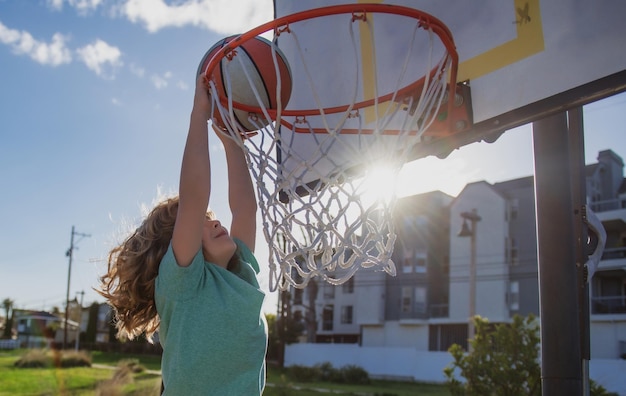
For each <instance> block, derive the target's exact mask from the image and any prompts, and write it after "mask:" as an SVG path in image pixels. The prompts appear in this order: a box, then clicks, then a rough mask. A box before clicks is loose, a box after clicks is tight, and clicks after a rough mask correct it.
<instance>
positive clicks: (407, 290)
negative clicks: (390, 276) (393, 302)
mask: <svg viewBox="0 0 626 396" xmlns="http://www.w3.org/2000/svg"><path fill="white" fill-rule="evenodd" d="M412 294H413V288H412V287H408V286H405V287H403V288H402V299H401V301H400V310H401V312H402V313H409V312H411V305H412V301H411V297H412V296H411V295H412Z"/></svg>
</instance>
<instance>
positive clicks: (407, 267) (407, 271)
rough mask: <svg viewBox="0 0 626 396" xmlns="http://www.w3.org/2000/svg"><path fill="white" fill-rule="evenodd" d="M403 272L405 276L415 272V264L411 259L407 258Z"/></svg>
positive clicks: (403, 265)
mask: <svg viewBox="0 0 626 396" xmlns="http://www.w3.org/2000/svg"><path fill="white" fill-rule="evenodd" d="M402 272H403V273H405V274H410V273H411V272H413V262H412V261H411V258H410V257H405V258H404V262H403V263H402Z"/></svg>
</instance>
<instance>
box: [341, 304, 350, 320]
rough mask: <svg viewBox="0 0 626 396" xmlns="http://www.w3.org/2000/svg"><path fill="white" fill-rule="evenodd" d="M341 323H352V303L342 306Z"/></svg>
mask: <svg viewBox="0 0 626 396" xmlns="http://www.w3.org/2000/svg"><path fill="white" fill-rule="evenodd" d="M341 324H352V305H346V306H343V307H341Z"/></svg>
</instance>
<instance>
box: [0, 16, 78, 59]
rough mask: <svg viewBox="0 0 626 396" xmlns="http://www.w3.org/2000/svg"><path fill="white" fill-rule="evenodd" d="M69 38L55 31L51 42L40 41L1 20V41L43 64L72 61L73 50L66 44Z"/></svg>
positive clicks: (17, 52)
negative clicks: (11, 27)
mask: <svg viewBox="0 0 626 396" xmlns="http://www.w3.org/2000/svg"><path fill="white" fill-rule="evenodd" d="M66 40H67V38H66V37H65V36H64V35H62V34H60V33H55V34H54V35H53V36H52V40H51V41H50V42H49V43H45V42H42V41H38V40H36V39H35V38H33V36H32V35H31V34H30V33H28V32H26V31H18V30H14V29H9V28H8V27H6V26H5V25H4V24H2V22H0V42H1V43H3V44H6V45H8V46H9V47H11V48H12V49H13V51H14V52H15V53H16V54H19V55H27V56H29V57H30V58H31V59H33V60H34V61H35V62H38V63H41V64H42V65H50V66H58V65H61V64H64V63H70V62H71V61H72V54H71V51H70V50H69V49H68V48H67V47H66V46H65V42H66Z"/></svg>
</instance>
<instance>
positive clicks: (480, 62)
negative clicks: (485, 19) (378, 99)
mask: <svg viewBox="0 0 626 396" xmlns="http://www.w3.org/2000/svg"><path fill="white" fill-rule="evenodd" d="M358 2H359V3H365V2H375V3H382V2H383V0H374V1H371V0H358ZM513 6H514V7H515V15H511V23H512V24H514V25H515V26H516V30H517V31H516V37H515V38H514V39H513V40H510V41H507V42H506V43H503V44H501V45H499V46H497V47H494V48H492V49H491V50H489V51H486V52H483V53H482V54H479V55H476V56H475V57H473V58H470V59H467V60H465V61H463V62H461V63H460V64H459V70H458V74H457V81H458V82H460V81H467V80H470V81H471V80H473V79H476V78H478V77H481V76H484V75H486V74H489V73H492V72H494V71H496V70H498V69H501V68H504V67H506V66H509V65H512V64H514V63H517V62H519V61H520V60H522V59H524V58H527V57H529V56H532V55H534V54H537V53H539V52H541V51H543V50H544V49H545V43H544V38H543V27H542V22H541V8H540V5H539V0H513ZM368 22H369V24H370V25H371V26H372V28H373V26H374V17H373V15H371V14H370V15H368ZM443 22H444V23H445V22H446V21H443ZM359 34H360V39H361V67H362V71H363V84H362V86H363V96H364V97H365V98H373V97H374V95H375V93H376V90H375V85H374V84H375V82H376V70H375V68H374V59H373V58H374V53H373V49H372V46H371V44H370V31H369V25H368V24H367V23H360V27H359ZM388 105H389V104H379V107H378V113H379V115H382V114H383V113H384V112H385V111H387V108H388ZM363 113H364V115H365V121H366V122H368V123H369V122H372V121H374V120H375V119H376V117H375V113H374V108H373V106H372V107H368V108H366V109H363Z"/></svg>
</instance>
